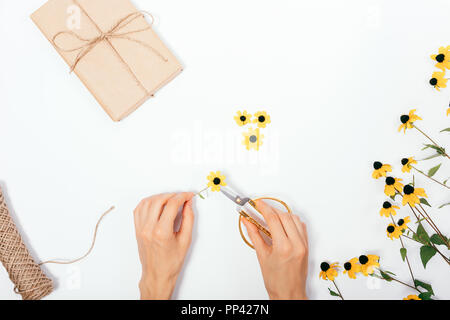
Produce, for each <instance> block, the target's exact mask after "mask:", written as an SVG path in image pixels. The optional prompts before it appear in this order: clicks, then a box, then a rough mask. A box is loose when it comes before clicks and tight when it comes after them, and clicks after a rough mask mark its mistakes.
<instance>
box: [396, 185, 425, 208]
mask: <svg viewBox="0 0 450 320" xmlns="http://www.w3.org/2000/svg"><path fill="white" fill-rule="evenodd" d="M403 193H404V195H403V201H402V204H403V205H404V206H405V205H406V204H407V203H409V205H410V206H411V207H415V206H416V204H419V203H420V199H419V197H425V198H428V196H427V194H426V193H425V189H423V188H414V187H413V186H412V185H410V184H407V185H406V186H405V187H404V188H403Z"/></svg>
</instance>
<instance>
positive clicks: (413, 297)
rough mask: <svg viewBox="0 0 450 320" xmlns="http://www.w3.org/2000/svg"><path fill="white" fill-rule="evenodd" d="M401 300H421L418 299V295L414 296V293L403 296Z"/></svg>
mask: <svg viewBox="0 0 450 320" xmlns="http://www.w3.org/2000/svg"><path fill="white" fill-rule="evenodd" d="M403 300H422V299H420V298H419V297H418V296H416V295H415V294H410V295H409V296H407V297H406V298H403Z"/></svg>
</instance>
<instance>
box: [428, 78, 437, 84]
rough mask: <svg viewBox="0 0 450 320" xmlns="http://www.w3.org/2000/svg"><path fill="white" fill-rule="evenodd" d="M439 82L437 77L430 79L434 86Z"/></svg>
mask: <svg viewBox="0 0 450 320" xmlns="http://www.w3.org/2000/svg"><path fill="white" fill-rule="evenodd" d="M437 83H438V81H437V79H436V78H432V79H431V80H430V84H431V85H432V86H435V85H437Z"/></svg>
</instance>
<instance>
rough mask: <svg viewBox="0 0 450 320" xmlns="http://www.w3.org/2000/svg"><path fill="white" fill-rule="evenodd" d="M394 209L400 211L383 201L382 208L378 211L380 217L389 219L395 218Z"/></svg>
mask: <svg viewBox="0 0 450 320" xmlns="http://www.w3.org/2000/svg"><path fill="white" fill-rule="evenodd" d="M395 209H400V207H397V206H393V205H392V204H391V203H390V202H389V201H385V202H384V203H383V208H381V210H380V216H385V217H387V218H389V217H390V215H393V216H395V215H396V214H397V212H396V211H395Z"/></svg>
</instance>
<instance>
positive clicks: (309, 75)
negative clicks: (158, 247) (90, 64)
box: [0, 0, 450, 299]
mask: <svg viewBox="0 0 450 320" xmlns="http://www.w3.org/2000/svg"><path fill="white" fill-rule="evenodd" d="M134 2H135V4H136V5H137V7H138V8H139V9H143V10H148V11H150V12H152V13H153V14H154V15H155V17H156V25H155V28H156V30H157V32H158V33H159V34H160V36H161V37H162V38H163V39H164V40H165V41H166V43H167V44H168V45H169V46H170V47H171V48H172V49H173V51H174V52H175V53H176V54H177V56H179V57H180V60H181V61H182V63H183V64H184V65H185V67H186V68H185V71H184V72H183V73H182V74H181V75H180V76H179V77H178V78H176V79H175V81H173V82H172V83H170V84H169V85H168V86H167V87H165V88H163V89H162V90H161V91H160V92H159V93H158V94H157V95H156V97H155V99H153V100H150V101H148V102H147V103H145V104H144V105H143V106H142V107H141V108H140V109H139V110H138V111H137V112H135V113H134V114H132V115H131V116H130V117H128V118H127V119H126V120H125V121H123V122H121V123H118V124H117V123H113V122H112V121H111V120H110V119H109V118H108V116H107V115H106V114H105V113H104V112H103V110H102V109H101V108H100V106H99V105H98V104H97V103H96V102H95V100H94V99H93V98H92V97H91V95H90V94H89V92H88V91H87V90H86V89H85V88H84V87H83V85H82V84H81V82H80V81H79V80H78V79H77V78H76V76H74V75H69V73H68V67H67V65H65V63H64V62H63V60H62V59H61V58H60V57H59V56H58V54H57V52H56V51H55V50H54V48H53V47H52V46H51V45H50V44H49V43H48V41H47V40H46V39H45V38H44V36H43V35H42V34H41V33H40V31H39V30H38V29H37V28H36V27H35V26H34V25H33V23H32V21H31V20H30V19H29V15H30V14H31V13H32V12H33V11H34V10H35V9H37V8H38V7H39V6H40V5H42V4H43V3H44V1H43V0H28V1H7V0H0V39H2V48H1V50H0V70H1V71H0V75H1V78H0V96H1V104H0V136H1V137H2V143H1V148H0V179H1V183H2V185H3V186H6V191H7V195H8V197H9V199H10V204H11V205H12V207H13V209H14V213H15V217H16V219H17V222H18V224H20V226H21V229H22V230H23V232H24V234H26V238H27V241H28V243H29V244H30V246H31V247H32V249H33V252H34V253H35V255H36V257H37V258H38V260H40V259H48V258H73V257H77V256H79V255H81V254H82V253H84V251H85V250H86V249H87V248H88V246H89V244H90V241H91V236H92V231H93V227H94V225H95V223H96V221H97V219H98V217H99V215H100V214H101V213H102V212H103V211H105V210H106V209H108V208H109V207H110V206H111V205H116V206H117V210H116V211H114V212H113V213H112V214H111V215H110V216H108V217H107V218H106V219H105V221H104V223H103V224H102V226H101V229H100V233H99V237H98V242H97V245H96V247H95V250H94V252H93V254H92V255H91V256H90V257H89V258H88V259H86V260H85V261H83V262H80V263H78V264H76V265H74V266H71V267H66V266H48V267H47V271H49V273H50V274H51V275H52V277H53V278H54V279H55V281H56V282H57V283H58V289H57V290H56V291H55V292H54V293H53V294H52V295H51V296H49V299H103V298H105V299H110V298H113V299H135V298H138V289H137V283H138V280H139V277H140V265H139V261H138V255H137V247H136V244H135V238H134V226H133V220H132V210H133V209H134V207H135V206H136V204H137V203H138V201H139V200H140V199H141V198H143V197H145V196H148V195H150V194H154V193H160V192H165V191H174V190H175V191H183V190H194V191H198V190H200V189H202V188H203V187H204V186H205V183H206V180H205V177H206V175H207V174H208V173H209V172H210V171H211V170H222V171H223V172H224V173H225V174H226V175H227V177H228V180H229V183H230V184H231V185H233V186H235V188H237V189H238V190H240V191H241V192H243V193H246V194H249V195H252V196H259V195H272V196H278V197H280V198H282V199H284V200H286V201H287V202H288V203H289V204H290V205H291V206H292V207H293V208H294V209H295V211H296V212H298V213H300V215H301V217H302V218H303V219H304V220H305V221H307V223H308V226H309V233H310V242H311V258H310V260H311V261H310V282H309V294H310V297H311V298H315V299H328V298H329V295H328V292H327V283H326V282H324V281H321V280H319V279H318V273H319V264H320V262H321V261H322V260H324V259H328V260H331V261H340V262H345V260H346V259H348V258H351V257H354V256H358V255H359V254H361V253H374V254H379V255H380V256H381V257H382V263H383V266H384V267H385V268H386V269H388V270H391V271H393V272H395V273H397V274H398V275H399V277H400V278H401V279H403V280H405V281H408V280H409V275H408V271H407V266H406V265H405V264H404V263H402V261H401V259H400V255H399V253H398V251H399V243H398V241H396V242H392V241H390V240H388V239H387V238H386V235H385V228H386V225H387V223H388V220H387V219H386V218H381V217H380V216H379V214H378V211H379V208H380V205H381V204H382V202H383V201H384V200H385V197H384V196H383V182H382V181H375V180H373V179H372V178H371V172H372V163H373V161H374V160H381V161H385V162H388V163H392V164H393V165H395V173H396V174H399V173H400V165H399V162H400V159H401V158H402V157H404V156H410V155H417V156H418V157H419V158H420V156H421V155H424V154H426V153H419V149H420V146H421V143H422V142H425V140H423V139H422V138H421V137H420V136H419V135H418V134H417V133H415V132H408V133H407V135H406V136H404V135H403V134H399V133H397V128H398V125H399V116H400V114H402V113H405V112H407V111H409V109H411V108H412V107H415V108H417V109H418V113H419V114H420V115H421V116H422V117H423V118H424V119H425V121H422V122H421V123H420V125H421V127H423V128H424V129H426V130H427V131H428V132H429V133H430V134H432V136H433V137H435V138H436V139H437V140H439V141H440V142H441V143H442V144H444V145H445V144H446V145H447V146H448V147H449V149H450V145H449V143H450V139H449V135H448V134H447V135H446V134H439V133H438V131H439V130H440V129H443V128H446V127H448V126H449V125H448V124H449V119H450V118H448V117H446V116H445V111H446V106H447V105H448V101H449V92H450V91H449V90H450V89H445V90H443V91H442V92H440V93H439V92H435V91H433V90H432V89H431V88H430V86H429V85H428V79H429V77H430V75H431V74H432V72H433V71H434V70H435V68H434V66H433V63H432V61H431V60H430V59H429V55H430V54H431V53H433V52H435V51H436V50H437V49H438V47H439V46H441V45H447V44H449V41H448V40H449V38H448V30H449V28H450V20H449V19H448V13H449V9H450V4H449V3H448V1H444V0H441V1H435V2H433V3H429V2H426V1H411V0H409V1H406V0H402V1H361V0H355V1H341V2H339V3H340V4H338V2H337V1H333V0H328V1H325V0H321V1H296V0H289V1H288V0H283V1H277V2H276V4H275V2H274V1H265V0H264V1H261V0H258V1H256V0H247V1H237V0H230V1H227V2H226V4H225V3H222V2H218V1H207V0H192V1H181V0H177V1H174V0H172V1H163V0H155V1H152V2H151V3H149V2H148V1H144V0H140V1H138V0H135V1H134ZM240 109H246V110H247V111H249V112H256V111H259V110H261V109H263V110H267V111H268V112H269V113H270V114H271V115H272V124H271V125H270V129H267V130H266V131H265V132H264V134H265V136H266V137H267V139H268V140H267V141H266V145H265V146H263V151H261V153H260V155H265V156H267V157H265V158H264V157H262V158H261V159H259V160H256V161H253V160H254V159H253V160H252V159H250V158H248V157H247V156H248V152H247V151H246V150H244V148H243V146H240V145H239V140H240V139H241V137H240V134H241V132H242V131H243V130H242V129H240V128H237V126H236V125H235V123H234V122H233V116H234V113H235V112H236V111H237V110H240ZM233 138H234V139H233ZM235 139H237V140H238V143H237V144H236V146H235V147H232V146H233V142H234V140H235ZM228 143H230V144H231V147H230V146H229V145H228ZM269 150H270V152H268V151H269ZM180 154H181V155H182V156H179V155H180ZM439 161H440V160H439ZM443 161H444V165H443V167H442V169H441V171H440V172H439V173H438V174H437V177H438V178H439V179H442V180H443V179H445V178H446V175H447V176H449V162H448V161H446V162H445V160H443ZM434 163H438V160H432V161H430V162H429V163H427V164H425V165H424V166H423V167H424V168H425V169H428V168H430V167H431V166H432V164H434ZM403 177H404V178H406V177H405V176H403ZM408 180H409V179H408ZM416 181H417V183H418V184H420V185H422V186H424V187H425V188H426V190H427V192H428V193H429V195H431V197H430V202H431V203H432V204H433V205H437V204H441V203H443V202H445V200H448V199H449V198H448V193H447V194H446V191H445V190H443V189H442V188H439V187H436V186H435V185H433V184H430V183H429V182H428V181H426V180H424V179H423V178H422V177H420V176H417V177H416ZM196 207H197V215H196V218H197V220H196V227H195V235H194V243H193V246H192V250H191V253H190V255H189V257H188V261H187V263H186V266H185V270H184V273H183V278H182V281H181V282H180V285H179V288H178V289H177V292H176V295H175V298H183V299H189V298H192V299H232V298H235V299H265V298H266V296H267V295H266V292H265V290H264V285H263V281H262V277H261V276H260V271H259V267H258V263H257V260H256V257H255V255H254V253H253V252H252V251H251V250H249V249H248V248H247V247H245V246H244V244H243V243H242V242H241V239H240V237H239V234H238V230H237V216H236V214H235V212H234V207H233V205H232V204H231V203H229V202H228V201H226V200H225V199H224V198H223V197H222V196H220V195H218V194H215V195H212V196H210V197H209V198H208V199H207V200H204V201H203V200H199V201H197V202H196ZM448 208H449V207H447V209H442V210H439V211H437V210H433V211H432V215H433V217H434V218H435V220H436V222H437V223H438V224H439V225H440V226H441V228H442V230H443V231H444V232H445V233H447V234H449V231H450V230H449V221H450V216H449V215H448V213H449V212H448V211H449V209H448ZM407 214H409V212H408V211H407V210H402V211H401V215H407ZM408 246H409V247H410V248H412V247H415V245H411V244H410V243H408ZM410 251H411V254H410V259H411V260H412V264H413V268H414V270H415V273H416V276H417V278H419V279H422V280H424V281H429V282H431V283H432V284H433V286H434V289H435V292H436V294H437V295H438V297H439V298H449V297H450V280H449V277H448V267H446V266H445V265H444V263H443V262H442V260H441V259H440V258H438V257H435V258H433V259H432V260H431V261H430V263H429V266H428V268H427V270H426V271H425V270H424V269H423V267H422V266H421V263H420V261H419V257H418V250H410ZM338 283H339V284H340V287H341V290H342V292H343V294H344V295H345V297H347V298H349V299H358V298H368V299H385V298H387V299H400V298H403V297H404V296H406V295H407V294H411V293H412V292H411V291H410V290H407V289H405V288H403V287H402V286H400V285H396V284H387V283H369V282H367V280H366V279H365V278H360V279H358V280H356V281H354V280H349V279H348V278H347V276H345V277H344V276H340V277H339V278H338ZM0 288H1V290H0V299H17V298H18V296H16V295H15V294H14V293H13V286H12V284H11V282H10V281H9V279H8V278H7V275H6V272H4V270H3V269H1V271H0Z"/></svg>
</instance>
